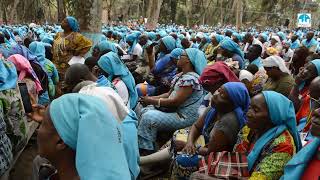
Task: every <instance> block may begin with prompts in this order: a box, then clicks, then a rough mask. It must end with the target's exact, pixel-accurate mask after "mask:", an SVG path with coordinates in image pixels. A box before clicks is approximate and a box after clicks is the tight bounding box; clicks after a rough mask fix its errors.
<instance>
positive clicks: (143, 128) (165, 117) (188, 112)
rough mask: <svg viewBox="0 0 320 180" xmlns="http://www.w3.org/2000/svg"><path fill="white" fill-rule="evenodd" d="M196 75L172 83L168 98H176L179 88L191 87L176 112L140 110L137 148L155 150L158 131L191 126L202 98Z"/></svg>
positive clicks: (147, 108) (190, 74) (201, 90)
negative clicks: (187, 96) (188, 94)
mask: <svg viewBox="0 0 320 180" xmlns="http://www.w3.org/2000/svg"><path fill="white" fill-rule="evenodd" d="M198 77H199V75H198V74H196V73H193V72H192V73H191V72H189V73H186V74H183V75H181V74H180V75H178V76H177V77H176V78H175V79H174V80H173V81H172V82H173V83H172V88H173V91H172V93H171V94H170V96H169V98H173V97H174V96H176V93H177V91H179V90H180V88H181V87H186V86H192V88H193V92H192V94H191V95H190V96H189V98H188V99H187V100H186V101H185V102H184V103H183V104H181V105H180V107H179V108H178V110H177V111H176V112H170V113H169V112H163V111H160V110H157V109H155V108H154V106H148V107H146V108H143V109H142V110H141V113H139V112H138V113H137V114H138V115H140V114H141V120H140V124H139V127H138V138H139V139H138V140H139V148H141V149H147V150H155V147H154V143H155V141H156V137H157V132H158V131H175V130H178V129H182V128H186V127H189V126H191V125H192V124H193V123H194V122H195V121H196V120H197V118H198V108H199V106H200V104H201V100H202V96H203V88H202V86H201V85H200V83H199V80H198Z"/></svg>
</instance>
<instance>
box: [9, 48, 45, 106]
mask: <svg viewBox="0 0 320 180" xmlns="http://www.w3.org/2000/svg"><path fill="white" fill-rule="evenodd" d="M8 61H11V62H12V63H13V64H14V65H15V67H16V70H17V72H18V76H19V78H18V81H19V82H24V83H26V84H27V87H28V91H29V95H30V98H31V101H32V103H33V104H37V103H38V95H39V94H41V92H42V87H41V83H40V81H39V79H38V77H37V75H36V73H35V72H34V70H33V69H32V66H31V64H30V62H29V61H28V60H27V59H26V58H25V57H23V56H21V55H20V54H15V55H12V56H10V57H9V58H8Z"/></svg>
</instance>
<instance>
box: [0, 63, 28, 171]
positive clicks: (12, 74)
mask: <svg viewBox="0 0 320 180" xmlns="http://www.w3.org/2000/svg"><path fill="white" fill-rule="evenodd" d="M0 71H1V73H2V75H1V77H0V142H1V143H0V162H1V163H0V176H2V175H3V174H4V173H5V172H6V171H7V170H8V169H9V168H10V166H11V164H12V161H13V153H12V150H13V146H15V145H17V143H18V142H19V141H22V142H23V141H24V140H25V137H26V134H25V132H23V131H22V130H21V127H23V128H25V127H26V125H25V124H24V123H25V121H23V120H26V119H25V118H23V117H25V116H24V114H25V113H24V112H23V109H21V107H22V103H21V97H20V95H19V94H18V91H17V90H16V85H17V80H18V75H17V71H16V70H15V67H14V65H13V63H11V62H9V61H7V60H5V59H4V58H2V57H1V59H0ZM10 137H11V138H10ZM14 140H15V141H14Z"/></svg>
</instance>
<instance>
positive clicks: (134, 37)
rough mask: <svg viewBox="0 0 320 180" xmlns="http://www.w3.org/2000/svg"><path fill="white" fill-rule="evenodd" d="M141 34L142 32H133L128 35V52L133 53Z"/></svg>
mask: <svg viewBox="0 0 320 180" xmlns="http://www.w3.org/2000/svg"><path fill="white" fill-rule="evenodd" d="M140 35H141V33H140V32H132V33H131V34H129V35H127V37H126V42H127V43H128V44H129V46H130V47H129V49H128V54H132V53H133V52H134V49H135V47H136V45H137V43H138V39H139V36H140Z"/></svg>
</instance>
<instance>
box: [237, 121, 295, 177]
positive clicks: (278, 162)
mask: <svg viewBox="0 0 320 180" xmlns="http://www.w3.org/2000/svg"><path fill="white" fill-rule="evenodd" d="M249 133H250V129H249V128H248V127H247V126H244V127H243V128H242V130H241V131H240V133H239V135H238V142H237V143H236V145H235V146H234V151H235V152H240V153H246V154H249V153H250V151H251V150H252V149H253V147H254V143H251V142H250V141H249V139H250V138H249V136H250V134H249ZM295 153H296V148H295V144H294V140H293V137H292V136H291V134H290V132H289V131H288V130H285V131H284V132H283V133H282V134H281V135H279V136H278V137H276V138H274V139H273V140H272V141H271V142H269V143H268V144H267V145H266V146H265V147H264V148H263V149H262V151H261V153H260V156H259V158H258V159H257V161H256V162H255V164H254V166H253V169H252V172H250V174H251V177H250V179H253V180H255V179H256V180H260V179H279V178H280V177H281V176H282V175H283V170H284V166H285V165H286V164H287V162H288V161H289V160H290V159H291V158H292V157H293V155H294V154H295Z"/></svg>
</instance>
